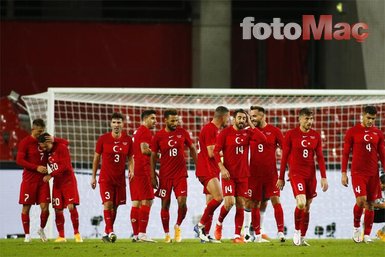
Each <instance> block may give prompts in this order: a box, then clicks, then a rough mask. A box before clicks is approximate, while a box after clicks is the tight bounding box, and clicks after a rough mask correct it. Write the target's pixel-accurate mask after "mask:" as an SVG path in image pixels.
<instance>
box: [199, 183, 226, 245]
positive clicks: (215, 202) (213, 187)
mask: <svg viewBox="0 0 385 257" xmlns="http://www.w3.org/2000/svg"><path fill="white" fill-rule="evenodd" d="M206 189H207V192H208V193H209V194H206V202H207V205H206V208H205V210H204V212H203V215H202V217H201V220H200V222H199V223H198V225H197V226H196V230H197V231H198V236H199V238H200V239H201V240H203V241H205V242H208V241H210V240H209V238H208V237H207V236H206V233H208V232H209V231H210V227H211V223H212V217H213V215H214V211H215V210H216V209H217V208H218V207H219V205H220V204H221V202H222V200H223V196H222V189H221V186H220V183H219V180H218V178H216V177H214V178H211V179H210V180H209V181H208V182H207V185H206Z"/></svg>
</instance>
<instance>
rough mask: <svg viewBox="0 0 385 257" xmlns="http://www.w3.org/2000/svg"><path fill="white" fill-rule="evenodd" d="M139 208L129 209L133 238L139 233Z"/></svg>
mask: <svg viewBox="0 0 385 257" xmlns="http://www.w3.org/2000/svg"><path fill="white" fill-rule="evenodd" d="M139 211H140V209H139V207H134V206H132V207H131V225H132V230H133V233H134V235H135V236H137V235H138V233H139Z"/></svg>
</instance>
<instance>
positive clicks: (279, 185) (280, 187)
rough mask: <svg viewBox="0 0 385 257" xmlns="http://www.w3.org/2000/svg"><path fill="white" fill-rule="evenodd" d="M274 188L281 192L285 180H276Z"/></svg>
mask: <svg viewBox="0 0 385 257" xmlns="http://www.w3.org/2000/svg"><path fill="white" fill-rule="evenodd" d="M275 186H276V187H277V188H278V189H279V190H283V188H284V186H285V180H283V179H278V180H277V183H276V184H275Z"/></svg>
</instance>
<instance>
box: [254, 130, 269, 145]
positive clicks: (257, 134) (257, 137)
mask: <svg viewBox="0 0 385 257" xmlns="http://www.w3.org/2000/svg"><path fill="white" fill-rule="evenodd" d="M251 132H252V136H251V140H252V141H255V142H256V143H257V144H262V143H266V141H267V138H266V136H265V134H263V133H262V132H261V131H260V130H259V129H258V128H253V129H251Z"/></svg>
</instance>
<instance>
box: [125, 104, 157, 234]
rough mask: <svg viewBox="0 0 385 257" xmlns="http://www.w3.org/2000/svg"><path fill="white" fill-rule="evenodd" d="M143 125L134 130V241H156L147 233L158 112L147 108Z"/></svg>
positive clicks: (132, 182) (132, 190)
mask: <svg viewBox="0 0 385 257" xmlns="http://www.w3.org/2000/svg"><path fill="white" fill-rule="evenodd" d="M141 119H142V125H141V126H140V127H139V128H138V129H137V130H136V131H135V132H134V137H133V148H134V170H135V176H134V177H133V178H132V179H131V180H130V194H131V201H132V207H131V225H132V229H133V232H134V237H133V242H136V241H141V242H155V241H154V240H152V239H151V238H148V237H147V235H146V229H147V224H148V218H149V215H150V209H151V205H152V200H153V199H154V191H153V188H152V184H151V176H150V171H151V164H150V156H151V149H150V144H151V140H152V133H151V129H154V128H155V125H156V112H155V111H154V110H146V111H144V112H142V114H141Z"/></svg>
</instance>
